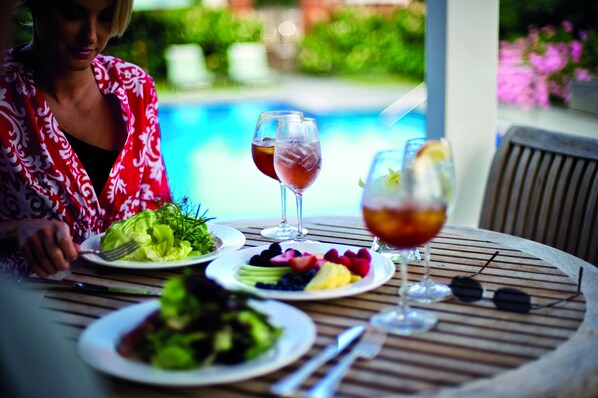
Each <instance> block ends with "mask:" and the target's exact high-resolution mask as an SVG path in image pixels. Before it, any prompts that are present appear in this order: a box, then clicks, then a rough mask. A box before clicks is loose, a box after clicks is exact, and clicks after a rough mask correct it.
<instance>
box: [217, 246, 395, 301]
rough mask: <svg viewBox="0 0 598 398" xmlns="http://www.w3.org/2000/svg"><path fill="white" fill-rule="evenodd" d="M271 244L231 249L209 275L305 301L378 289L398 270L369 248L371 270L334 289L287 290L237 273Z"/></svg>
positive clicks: (318, 250)
mask: <svg viewBox="0 0 598 398" xmlns="http://www.w3.org/2000/svg"><path fill="white" fill-rule="evenodd" d="M269 246H270V245H263V246H256V247H252V248H247V249H242V250H238V251H236V252H234V253H228V254H226V255H224V256H221V257H219V258H218V259H216V260H214V261H212V262H211V263H210V264H209V265H208V267H207V268H206V276H208V277H209V278H211V279H213V280H215V281H216V282H218V283H219V284H220V285H221V286H223V287H224V288H226V289H228V290H244V291H248V292H251V293H253V294H255V295H257V296H260V297H263V298H269V299H275V300H284V301H303V300H326V299H336V298H340V297H347V296H353V295H356V294H360V293H364V292H367V291H369V290H372V289H375V288H377V287H379V286H381V285H383V284H385V283H386V282H388V281H389V280H390V279H391V278H392V277H393V275H394V274H395V271H396V267H395V265H394V263H393V262H392V261H390V260H389V259H388V258H386V257H384V256H383V255H381V254H379V253H376V252H374V251H372V250H368V251H369V252H370V255H371V256H372V261H371V265H370V267H371V268H370V272H369V273H368V274H367V275H366V276H365V277H364V278H362V279H361V280H359V281H357V282H354V283H351V284H349V285H345V286H341V287H337V288H334V289H323V290H312V291H283V290H266V289H258V288H256V287H253V286H248V285H246V284H244V283H242V282H240V281H239V280H238V279H237V274H238V272H239V269H240V267H241V265H243V264H248V262H249V259H250V258H251V256H253V255H254V254H259V253H260V252H261V251H262V250H265V249H267V248H268V247H269ZM281 247H282V249H283V251H284V250H286V249H288V248H291V247H292V248H294V249H297V250H299V251H301V252H306V251H307V252H309V253H312V254H323V253H325V252H326V251H328V250H330V249H333V248H334V249H337V250H338V252H339V253H341V252H344V251H345V250H352V251H353V252H355V253H357V251H358V250H359V249H360V248H359V247H356V246H349V245H342V244H335V243H319V242H316V243H311V242H310V243H292V244H291V243H282V244H281Z"/></svg>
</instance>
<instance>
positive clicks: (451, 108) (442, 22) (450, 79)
mask: <svg viewBox="0 0 598 398" xmlns="http://www.w3.org/2000/svg"><path fill="white" fill-rule="evenodd" d="M426 4H427V7H428V11H427V12H428V18H427V32H426V67H427V72H426V83H427V88H428V110H427V128H428V136H429V137H432V138H433V137H440V136H443V135H444V136H445V137H447V138H448V139H449V140H450V141H451V143H452V145H453V151H454V156H455V163H456V170H457V184H458V190H459V192H458V199H457V204H456V206H455V209H454V211H453V213H452V214H451V216H450V218H449V222H450V223H452V224H459V225H470V226H475V225H477V223H478V218H479V214H480V210H481V202H482V198H483V192H484V188H485V184H486V179H487V175H488V170H489V168H490V162H491V159H492V156H493V155H494V147H495V136H496V125H497V99H496V72H497V66H498V0H428V1H427V3H426Z"/></svg>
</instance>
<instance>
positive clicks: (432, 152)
mask: <svg viewBox="0 0 598 398" xmlns="http://www.w3.org/2000/svg"><path fill="white" fill-rule="evenodd" d="M451 149H452V148H451V145H450V141H449V140H447V139H445V138H441V139H440V140H428V139H426V138H414V139H411V140H408V141H407V142H406V143H405V153H404V156H405V159H407V160H409V159H412V158H414V157H417V156H428V157H429V158H431V161H432V162H433V163H434V165H435V166H436V169H437V173H438V175H439V177H440V181H441V189H442V197H443V199H444V201H445V202H446V204H447V215H448V214H450V213H451V211H452V209H453V207H454V205H455V200H456V196H457V183H456V179H455V163H454V161H453V156H452V150H451ZM451 295H452V293H451V289H450V288H449V287H448V286H447V285H445V284H444V283H439V282H436V281H434V280H433V279H432V277H431V276H430V242H426V244H425V247H424V276H423V277H422V279H421V280H420V281H419V282H417V283H414V284H412V285H410V286H409V288H408V289H407V296H408V297H409V299H410V300H415V301H419V302H421V303H432V302H438V301H443V300H445V299H447V298H449V297H450V296H451Z"/></svg>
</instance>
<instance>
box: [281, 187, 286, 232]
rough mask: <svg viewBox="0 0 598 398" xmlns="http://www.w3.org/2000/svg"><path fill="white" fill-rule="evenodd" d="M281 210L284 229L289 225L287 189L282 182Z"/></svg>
mask: <svg viewBox="0 0 598 398" xmlns="http://www.w3.org/2000/svg"><path fill="white" fill-rule="evenodd" d="M280 208H281V210H282V214H281V216H280V227H284V226H286V225H287V187H286V185H284V184H283V183H282V182H281V183H280Z"/></svg>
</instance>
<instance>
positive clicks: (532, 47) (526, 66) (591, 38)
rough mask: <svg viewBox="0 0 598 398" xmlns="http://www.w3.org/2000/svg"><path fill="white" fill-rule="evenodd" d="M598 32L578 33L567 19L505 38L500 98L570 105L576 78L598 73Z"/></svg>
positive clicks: (524, 103)
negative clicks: (519, 36)
mask: <svg viewBox="0 0 598 398" xmlns="http://www.w3.org/2000/svg"><path fill="white" fill-rule="evenodd" d="M597 61H598V35H596V33H595V32H593V31H590V32H577V33H576V32H575V30H574V28H573V25H572V24H571V23H570V22H568V21H564V22H563V23H562V25H561V26H560V27H558V28H555V27H553V26H550V25H549V26H545V27H543V28H541V29H536V28H532V29H530V31H529V34H528V35H527V36H526V37H521V38H518V39H516V40H514V41H501V43H500V49H499V66H498V100H499V101H500V102H503V103H507V104H514V105H517V106H519V107H522V108H526V109H529V108H533V107H543V108H546V107H548V106H550V104H551V103H561V104H568V103H569V101H570V100H571V83H572V81H573V80H591V79H592V78H593V76H596V75H598V62H597Z"/></svg>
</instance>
